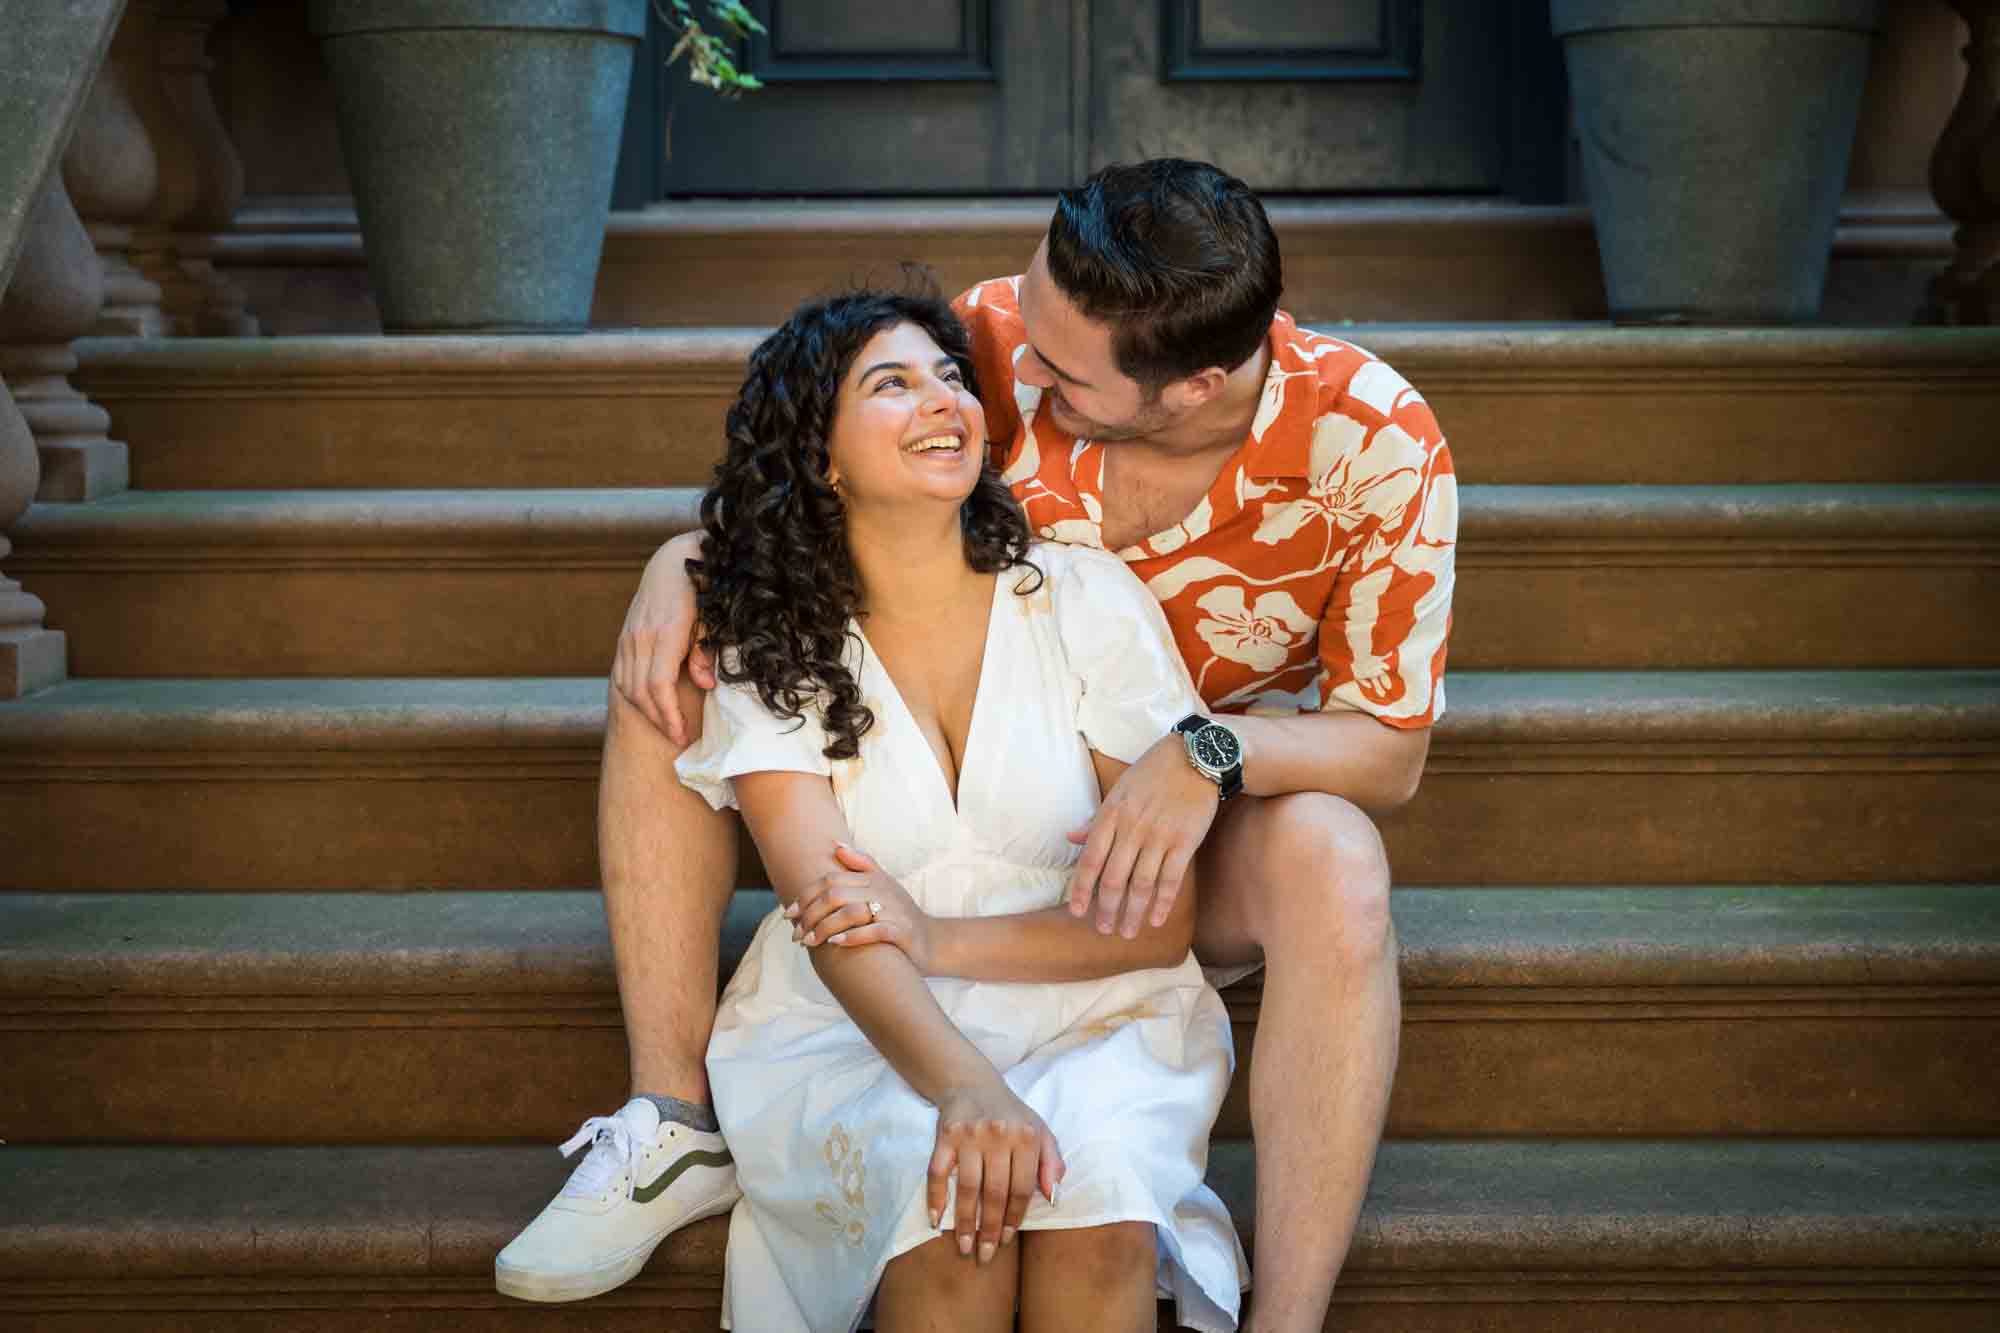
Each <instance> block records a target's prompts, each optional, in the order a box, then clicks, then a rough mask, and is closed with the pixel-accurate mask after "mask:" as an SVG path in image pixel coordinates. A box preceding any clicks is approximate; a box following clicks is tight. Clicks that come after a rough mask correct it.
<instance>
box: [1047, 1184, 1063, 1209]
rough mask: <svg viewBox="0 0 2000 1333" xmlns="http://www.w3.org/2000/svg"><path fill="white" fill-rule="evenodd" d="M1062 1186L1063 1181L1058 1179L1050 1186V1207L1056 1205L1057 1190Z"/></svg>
mask: <svg viewBox="0 0 2000 1333" xmlns="http://www.w3.org/2000/svg"><path fill="white" fill-rule="evenodd" d="M1061 1188H1062V1182H1061V1181H1057V1182H1056V1183H1054V1184H1053V1185H1050V1186H1049V1207H1051V1208H1053V1207H1055V1206H1056V1191H1057V1190H1059V1189H1061Z"/></svg>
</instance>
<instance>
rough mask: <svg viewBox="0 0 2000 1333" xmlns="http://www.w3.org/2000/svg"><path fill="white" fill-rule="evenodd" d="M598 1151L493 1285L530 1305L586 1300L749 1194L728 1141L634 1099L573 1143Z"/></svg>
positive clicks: (532, 1226)
mask: <svg viewBox="0 0 2000 1333" xmlns="http://www.w3.org/2000/svg"><path fill="white" fill-rule="evenodd" d="M586 1143H588V1144H590V1145H591V1148H590V1154H589V1156H587V1157H585V1158H584V1159H583V1162H582V1164H581V1165H579V1166H578V1167H577V1168H576V1170H575V1171H574V1172H573V1173H572V1174H571V1175H570V1178H569V1183H568V1184H566V1185H564V1186H563V1187H562V1192H561V1193H559V1194H557V1195H556V1197H555V1198H554V1199H553V1200H551V1201H550V1203H549V1206H548V1207H546V1208H544V1209H542V1212H541V1215H540V1216H539V1217H537V1218H536V1219H535V1220H534V1221H532V1222H530V1223H529V1224H528V1228H527V1230H525V1231H523V1232H522V1233H521V1234H520V1235H518V1236H516V1237H514V1239H513V1240H512V1241H510V1242H508V1245H507V1248H506V1249H504V1250H502V1251H500V1254H499V1257H498V1258H496V1259H495V1260H494V1261H493V1285H494V1286H495V1287H496V1288H498V1289H499V1291H500V1294H501V1295H503V1296H515V1297H518V1298H520V1299H521V1300H524V1301H580V1300H582V1299H584V1298H585V1297H586V1296H597V1295H600V1294H602V1293H604V1292H607V1291H610V1290H611V1289H612V1288H613V1287H616V1286H618V1285H620V1284H621V1283H624V1282H626V1281H629V1280H630V1279H631V1278H632V1277H633V1276H634V1275H636V1274H637V1273H638V1271H639V1270H640V1269H642V1268H644V1267H645V1266H646V1260H648V1259H650V1258H652V1257H653V1251H654V1249H655V1248H657V1247H658V1245H659V1243H660V1242H661V1241H662V1240H664V1239H666V1237H667V1233H668V1232H671V1231H673V1230H674V1229H675V1228H677V1227H682V1226H686V1225H687V1224H688V1223H689V1222H693V1221H695V1220H696V1219H698V1218H703V1217H713V1216H715V1215H716V1214H717V1213H726V1212H728V1211H729V1210H730V1209H731V1208H733V1207H734V1206H735V1205H736V1200H737V1199H738V1198H739V1197H740V1196H741V1194H742V1191H740V1190H738V1189H737V1188H736V1163H735V1161H734V1160H733V1159H732V1158H731V1157H730V1155H729V1149H728V1147H727V1146H726V1145H724V1143H723V1142H722V1135H720V1134H710V1133H705V1132H703V1131H701V1130H698V1129H690V1128H688V1127H687V1126H686V1125H680V1124H675V1123H674V1122H673V1121H671V1120H669V1121H666V1122H664V1123H663V1122H662V1121H661V1120H660V1112H659V1108H658V1107H656V1106H654V1105H653V1103H651V1102H649V1101H647V1100H646V1099H645V1098H644V1097H634V1098H633V1099H632V1100H631V1101H629V1102H627V1103H625V1105H624V1106H623V1107H621V1108H620V1109H619V1111H618V1114H616V1115H610V1116H592V1117H591V1118H590V1119H588V1120H586V1121H584V1122H583V1127H582V1128H581V1129H579V1130H577V1132H576V1134H575V1136H574V1137H572V1138H571V1139H570V1140H569V1142H567V1143H565V1144H563V1145H562V1155H563V1156H565V1157H568V1156H569V1155H570V1154H572V1153H574V1152H575V1151H576V1150H577V1149H578V1148H581V1147H582V1146H583V1145H584V1144H586Z"/></svg>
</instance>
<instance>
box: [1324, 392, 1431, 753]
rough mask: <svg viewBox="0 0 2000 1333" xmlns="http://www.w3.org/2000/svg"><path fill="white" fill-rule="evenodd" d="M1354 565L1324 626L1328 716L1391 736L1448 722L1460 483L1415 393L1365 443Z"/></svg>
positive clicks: (1333, 600)
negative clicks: (1388, 729) (1364, 719)
mask: <svg viewBox="0 0 2000 1333" xmlns="http://www.w3.org/2000/svg"><path fill="white" fill-rule="evenodd" d="M1355 466H1356V470H1370V469H1372V472H1371V477H1372V484H1371V486H1369V487H1364V488H1362V489H1361V491H1360V493H1361V495H1362V497H1363V499H1362V501H1361V504H1360V508H1361V509H1362V511H1363V512H1362V513H1361V514H1360V515H1359V518H1358V521H1357V523H1356V533H1357V536H1356V540H1355V545H1354V547H1353V550H1354V556H1353V558H1352V559H1350V560H1349V562H1348V564H1347V566H1346V567H1345V569H1343V571H1342V573H1341V576H1340V578H1339V579H1338V580H1337V581H1336V582H1335V584H1334V589H1333V596H1332V598H1331V599H1330V600H1329V601H1328V604H1327V609H1326V615H1325V618H1324V620H1323V622H1322V624H1321V626H1320V634H1319V654H1320V665H1321V667H1322V668H1323V672H1324V674H1323V677H1322V679H1323V682H1324V687H1325V695H1324V700H1323V703H1322V707H1324V708H1326V709H1329V710H1339V709H1354V710H1356V711H1359V712H1363V713H1367V714H1369V715H1370V716H1372V717H1374V718H1375V719H1376V720H1377V721H1380V722H1385V723H1387V724H1388V725H1390V726H1392V727H1398V728H1413V727H1427V726H1430V725H1431V724H1432V723H1433V722H1435V721H1437V719H1438V718H1440V717H1442V716H1444V709H1445V700H1444V666H1445V655H1446V646H1447V641H1448V639H1449V636H1450V633H1451V596H1452V586H1453V582H1454V567H1455V556H1456V553H1457V542H1458V479H1457V477H1456V476H1455V475H1454V473H1453V470H1452V462H1451V450H1450V449H1449V448H1448V447H1447V446H1446V444H1445V441H1444V436H1443V434H1442V433H1441V432H1440V431H1439V430H1438V427H1437V421H1436V419H1435V418H1433V417H1432V416H1431V412H1430V408H1429V407H1427V406H1425V404H1424V403H1423V402H1422V400H1421V399H1417V398H1416V397H1415V394H1414V392H1412V393H1410V394H1409V395H1407V397H1406V398H1405V400H1404V401H1402V402H1400V403H1399V404H1398V405H1397V407H1396V409H1395V411H1394V412H1393V413H1392V414H1391V415H1390V416H1389V418H1388V420H1387V421H1386V422H1384V423H1383V424H1382V425H1381V426H1379V427H1378V428H1376V429H1375V430H1374V431H1372V433H1370V434H1369V435H1368V437H1367V442H1366V445H1365V447H1364V449H1363V451H1362V454H1361V456H1360V458H1359V460H1357V463H1356V465H1355Z"/></svg>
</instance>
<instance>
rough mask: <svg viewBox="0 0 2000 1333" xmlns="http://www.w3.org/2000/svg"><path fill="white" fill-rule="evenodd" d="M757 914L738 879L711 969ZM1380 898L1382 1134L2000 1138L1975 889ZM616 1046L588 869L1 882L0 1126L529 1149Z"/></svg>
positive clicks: (1606, 891) (1252, 989) (1251, 1002)
mask: <svg viewBox="0 0 2000 1333" xmlns="http://www.w3.org/2000/svg"><path fill="white" fill-rule="evenodd" d="M771 904H772V898H771V895H770V894H769V893H768V892H766V891H762V890H745V891H743V892H741V893H739V894H738V895H737V898H736V900H735V902H734V904H733V905H732V910H731V913H730V917H729V921H728V924H727V926H726V927H725V932H724V938H723V942H722V970H723V975H724V976H725V977H726V976H727V975H728V974H729V973H730V972H731V971H732V970H733V969H734V967H735V966H736V962H737V960H738V959H739V958H740V956H741V954H742V952H743V950H744V948H745V946H746V945H747V942H748V940H749V937H750V936H751V934H752V933H753V932H754V930H755V928H756V926H757V924H758V922H759V921H760V920H761V918H762V917H763V916H764V915H765V914H766V913H767V912H768V911H769V909H770V906H771ZM1394 908H1395V913H1396V918H1397V925H1398V936H1399V941H1400V944H1401V948H1402V966H1401V976H1402V982H1403V991H1404V1027H1403V1052H1404V1058H1403V1060H1402V1066H1401V1073H1400V1075H1399V1078H1398V1082H1397V1088H1396V1094H1395V1097H1394V1099H1393V1101H1392V1103H1391V1106H1390V1114H1389V1124H1390V1128H1391V1133H1394V1134H1416V1135H1439V1134H1443V1135H1465V1134H1497V1133H1537V1134H1549V1133H1562V1134H1620V1135H1630V1134H1641V1135H1645V1134H1752V1133H1766V1134H1767V1133H1779V1134H1793V1135H1796V1134H1800V1133H1808V1134H1913V1133H1929V1134H1939V1133H1943V1134H1960V1135H1963V1134H1988V1133H1994V1132H1996V1131H2000V1096H1996V1093H2000V1085H1996V1074H1995V1071H1994V1069H1993V1066H1992V1064H1991V1061H1990V1060H1988V1059H1986V1058H1985V1052H1987V1051H1988V1050H1989V1049H1990V1047H1991V1043H1992V1041H1993V1040H1994V1039H1995V1037H1996V1036H2000V889H1995V888H1994V887H1993V886H1990V885H1929V886H1925V885H1867V886H1842V885H1832V886H1799V887H1781V886H1761V887H1730V888H1716V887H1701V888H1692V889H1674V888H1659V887H1607V888H1590V889H1563V888H1550V887H1540V888H1531V889H1470V888H1451V889H1417V888H1405V889H1400V890H1398V892H1397V894H1396V896H1395V900H1394ZM1223 998H1224V1001H1225V1002H1226V1004H1227V1006H1228V1009H1229V1012H1230V1016H1231V1019H1232V1022H1233V1024H1234V1027H1235V1032H1236V1040H1237V1051H1238V1070H1237V1076H1236V1079H1235V1082H1234V1084H1233V1086H1232V1088H1231V1090H1230V1095H1229V1097H1228V1099H1227V1101H1226V1102H1225V1104H1224V1106H1223V1108H1222V1112H1221V1116H1220V1119H1219V1120H1218V1127H1217V1134H1218V1135H1220V1136H1223V1137H1228V1136H1232V1135H1247V1134H1248V1133H1249V1132H1250V1114H1249V1106H1248V1100H1247V1089H1248V1086H1249V1084H1248V1080H1249V1077H1250V1075H1249V1070H1250V1069H1252V1068H1253V1067H1254V1064H1255V1060H1256V1046H1257V1035H1258V1022H1259V1019H1260V1017H1261V1009H1262V987H1261V978H1255V977H1253V978H1251V979H1249V980H1246V981H1244V982H1241V983H1239V984H1237V985H1235V986H1232V987H1230V988H1229V989H1228V990H1226V991H1224V992H1223ZM624 1061H625V1041H624V1034H623V1026H622V1022H621V1016H620V1010H619V1005H618V999H617V994H616V989H615V981H614V979H613V971H612V963H611V956H610V950H609V944H608V940H607V937H606V933H605V926H604V917H603V911H602V907H601V905H600V901H599V898H598V895H597V894H596V893H594V892H559V893H512V892H497V893H496V892H484V893H482V892H462V891H438V892H430V893H418V894H325V893H296V892H294V893H286V892H276V893H257V894H242V893H225V894H205V893H193V894H172V893H160V894H127V893H117V894H107V895H75V894H36V893H20V894H14V895H10V896H6V897H0V1063H5V1064H6V1065H7V1066H8V1067H9V1068H11V1069H12V1070H14V1072H15V1074H16V1075H17V1078H16V1080H15V1081H14V1082H13V1083H12V1084H9V1085H6V1087H5V1088H4V1089H0V1137H4V1138H6V1139H9V1140H11V1141H13V1142H14V1143H16V1144H20V1143H26V1142H41V1143H50V1142H77V1141H89V1140H92V1139H98V1138H107V1137H131V1135H132V1127H133V1126H144V1127H145V1129H144V1137H146V1138H147V1139H149V1140H152V1141H160V1142H186V1141H200V1140H205V1139H206V1140H215V1139H226V1140H231V1141H238V1142H273V1141H287V1140H297V1139H306V1140H311V1141H321V1142H326V1141H356V1140H362V1141H365V1140H370V1139H376V1138H383V1137H401V1138H412V1139H419V1140H440V1139H443V1140H454V1141H494V1140H506V1139H519V1138H545V1139H549V1140H551V1141H553V1140H555V1139H560V1138H562V1137H563V1136H564V1135H566V1134H567V1133H568V1132H569V1130H570V1128H571V1127H572V1126H573V1124H574V1123H575V1121H576V1119H577V1118H579V1117H580V1116H581V1115H582V1114H584V1113H585V1111H586V1110H588V1109H589V1108H591V1107H593V1106H596V1105H598V1104H599V1103H604V1104H607V1105H608V1104H613V1103H615V1102H616V1101H618V1100H619V1098H620V1097H621V1096H622V1095H623V1089H624V1078H625V1064H624ZM524 1068H532V1069H535V1070H537V1071H539V1077H538V1078H535V1079H532V1080H523V1079H521V1078H520V1077H518V1073H519V1071H520V1070H521V1069H524ZM111 1071H116V1072H115V1075H114V1074H113V1073H112V1072H111ZM1470 1088H1477V1089H1478V1090H1479V1091H1478V1095H1477V1096H1468V1095H1467V1090H1468V1089H1470Z"/></svg>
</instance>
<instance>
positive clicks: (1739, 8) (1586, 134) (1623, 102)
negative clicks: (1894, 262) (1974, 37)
mask: <svg viewBox="0 0 2000 1333" xmlns="http://www.w3.org/2000/svg"><path fill="white" fill-rule="evenodd" d="M1551 17H1552V19H1553V21H1554V26H1555V32H1556V35H1557V36H1558V37H1560V38H1562V43H1563V58H1564V61H1565V63H1566V64H1567V65H1568V67H1569V83H1570V97H1571V100H1572V103H1573V105H1574V107H1575V112H1576V123H1577V131H1578V134H1579V137H1580V139H1581V141H1582V148H1583V172H1584V185H1585V188H1586V189H1587V190H1588V191H1589V193H1590V207H1591V212H1592V214H1593V216H1594V217H1595V219H1596V223H1597V244H1598V250H1599V253H1600V254H1601V256H1602V258H1603V262H1604V283H1605V288H1606V291H1607V292H1608V294H1609V296H1610V302H1611V313H1612V316H1613V317H1614V318H1616V319H1618V320H1621V321H1626V322H1643V323H1653V322H1688V323H1706V324H1712V323H1730V324H1734V323H1754V324H1769V323H1797V322H1801V321H1806V320H1811V319H1814V318H1816V317H1817V316H1818V314H1819V305H1820V296H1821V293H1822V291H1823V290H1824V288H1825V285H1826V263H1827V256H1828V254H1829V252H1830V251H1831V249H1832V246H1833V229H1834V225H1835V223H1836V222H1837V221H1838V220H1839V212H1840V195H1841V190H1842V188H1843V186H1844V185H1845V183H1846V180H1847V159H1848V153H1849V151H1850V149H1851V148H1852V147H1853V143H1854V126H1855V119H1856V117H1857V116H1858V115H1859V113H1860V106H1861V88H1862V84H1863V82H1864V80H1865V79H1866V77H1867V74H1868V55H1869V48H1870V42H1871V38H1872V35H1873V33H1874V31H1875V23H1876V3H1875V0H1552V4H1551Z"/></svg>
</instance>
